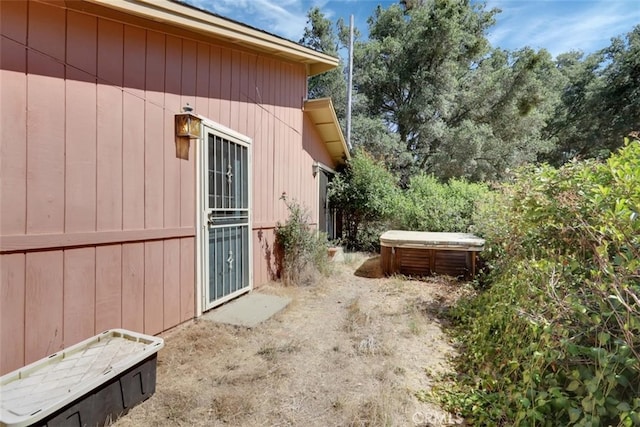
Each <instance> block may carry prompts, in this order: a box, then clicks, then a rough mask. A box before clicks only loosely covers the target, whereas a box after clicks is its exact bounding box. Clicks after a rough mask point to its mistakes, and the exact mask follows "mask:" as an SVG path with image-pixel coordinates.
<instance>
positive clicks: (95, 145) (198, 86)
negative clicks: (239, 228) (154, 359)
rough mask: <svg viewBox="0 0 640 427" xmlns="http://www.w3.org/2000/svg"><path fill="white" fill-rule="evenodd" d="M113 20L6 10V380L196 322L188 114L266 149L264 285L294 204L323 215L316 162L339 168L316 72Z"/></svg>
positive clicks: (0, 365)
mask: <svg viewBox="0 0 640 427" xmlns="http://www.w3.org/2000/svg"><path fill="white" fill-rule="evenodd" d="M99 15H100V14H99V13H97V14H88V13H83V12H78V11H75V10H68V9H66V8H65V7H64V3H55V2H53V3H40V2H33V1H29V2H4V1H3V2H0V16H1V19H2V22H1V23H0V24H1V31H2V39H1V40H0V42H1V45H0V65H1V67H0V68H1V71H0V73H1V74H0V84H1V87H0V89H1V109H2V110H1V111H2V114H1V119H0V120H1V122H0V128H1V141H0V142H1V145H0V150H1V156H0V162H1V163H0V167H1V169H0V171H1V177H2V179H1V182H0V246H1V248H2V254H1V255H0V271H1V287H0V333H1V335H0V374H2V373H6V372H8V371H11V370H13V369H16V368H18V367H20V366H23V365H25V364H27V363H30V362H32V361H34V360H37V359H39V358H41V357H44V356H46V355H47V354H50V353H52V352H55V351H57V350H59V349H61V348H63V347H67V346H69V345H71V344H73V343H75V342H78V341H80V340H82V339H84V338H87V337H89V336H91V335H93V334H95V333H98V332H100V331H102V330H105V329H108V328H115V327H125V328H128V329H132V330H136V331H140V332H145V333H150V334H157V333H159V332H162V331H164V330H166V329H169V328H171V327H173V326H175V325H177V324H179V323H181V322H184V321H186V320H189V319H191V318H193V317H194V315H195V293H196V289H195V265H196V262H195V257H196V251H195V220H196V210H195V205H196V194H195V189H196V179H197V177H196V176H195V170H196V168H195V148H194V147H193V144H192V147H191V150H190V156H189V159H188V160H183V159H179V158H177V157H176V153H175V146H174V137H173V132H174V129H173V117H174V115H175V114H176V113H178V112H179V111H180V109H181V107H182V106H183V105H185V104H186V103H189V104H191V105H192V106H194V108H195V111H196V112H197V113H198V114H200V115H202V116H205V117H208V118H210V119H211V120H213V121H215V122H218V123H220V124H222V125H224V126H227V127H229V128H231V129H233V130H235V131H237V132H239V133H242V134H244V135H247V136H248V137H250V138H251V139H252V155H253V171H252V173H253V210H252V215H253V218H252V220H253V229H254V230H253V231H254V232H253V241H254V246H253V247H254V254H253V259H254V266H253V275H254V284H256V285H259V284H261V283H264V282H266V281H267V280H269V279H270V278H271V276H270V275H271V274H272V272H273V268H274V265H273V262H274V259H273V255H272V251H273V229H274V227H275V224H276V223H277V222H278V221H283V220H284V219H285V218H286V217H287V212H286V207H285V205H284V203H283V202H282V201H281V200H279V198H280V196H281V194H282V193H283V192H286V193H287V195H288V196H289V197H290V198H295V199H297V200H298V201H300V202H301V203H303V204H305V205H306V206H308V207H309V208H310V210H311V212H312V215H313V216H314V218H315V217H317V214H318V206H317V203H318V202H317V183H316V181H315V178H314V177H313V175H312V165H313V162H314V161H316V160H318V161H320V162H322V163H325V164H327V165H332V162H331V160H330V157H329V155H328V153H327V152H326V149H325V148H324V147H323V146H322V143H321V141H320V139H319V137H318V135H317V134H316V133H315V130H314V129H312V126H311V125H310V123H308V121H307V120H306V119H305V117H304V115H303V112H302V102H303V98H304V96H305V91H306V73H305V68H304V66H303V65H302V64H294V63H288V62H283V61H281V60H277V59H273V58H270V57H267V56H263V55H261V54H258V53H252V52H246V51H242V50H239V49H237V48H234V47H232V46H228V45H225V44H218V43H215V42H211V41H203V40H202V39H201V38H198V37H193V38H192V37H188V36H185V35H182V34H180V35H176V34H177V33H176V32H172V31H169V30H167V32H160V31H157V30H151V29H148V28H147V27H146V26H145V22H144V21H143V20H140V19H137V18H136V19H134V18H131V19H132V21H131V22H129V20H128V19H125V18H126V17H125V18H123V19H114V18H113V17H111V18H109V19H107V18H103V17H101V16H99ZM149 28H154V27H153V26H149Z"/></svg>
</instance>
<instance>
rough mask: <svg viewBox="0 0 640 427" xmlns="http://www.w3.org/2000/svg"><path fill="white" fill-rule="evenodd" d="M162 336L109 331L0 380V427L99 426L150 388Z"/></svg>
mask: <svg viewBox="0 0 640 427" xmlns="http://www.w3.org/2000/svg"><path fill="white" fill-rule="evenodd" d="M163 346H164V341H163V340H162V338H157V337H152V336H149V335H143V334H139V333H135V332H131V331H127V330H124V329H111V330H108V331H105V332H103V333H101V334H99V335H96V336H94V337H92V338H89V339H87V340H85V341H82V342H81V343H78V344H76V345H73V346H71V347H69V348H67V349H65V350H62V351H60V352H58V353H55V354H52V355H51V356H49V357H47V358H45V359H40V360H38V361H36V362H34V363H32V364H30V365H27V366H25V367H24V368H21V369H18V370H16V371H13V372H10V373H8V374H6V375H3V376H2V377H0V426H12V427H19V426H30V425H36V426H48V427H51V426H58V425H59V426H96V425H105V424H108V423H109V422H110V421H114V420H115V419H116V418H117V417H119V416H120V415H122V414H124V413H126V412H127V411H128V410H129V409H131V407H133V406H135V405H136V404H138V403H140V402H142V401H144V400H146V399H147V398H149V397H150V396H151V395H152V394H153V393H154V392H155V389H156V360H157V352H158V350H160V349H161V348H162V347H163Z"/></svg>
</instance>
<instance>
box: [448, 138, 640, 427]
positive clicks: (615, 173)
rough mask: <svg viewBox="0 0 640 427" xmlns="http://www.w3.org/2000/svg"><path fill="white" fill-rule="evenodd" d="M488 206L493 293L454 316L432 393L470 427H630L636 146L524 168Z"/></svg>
mask: <svg viewBox="0 0 640 427" xmlns="http://www.w3.org/2000/svg"><path fill="white" fill-rule="evenodd" d="M494 203H496V204H495V205H493V206H491V205H488V206H485V208H484V210H483V211H482V212H481V213H480V214H479V217H481V216H482V215H484V216H485V217H484V218H483V219H482V220H478V221H476V224H475V227H476V229H477V232H478V233H479V234H481V235H482V236H484V237H486V238H488V239H489V240H491V241H492V243H491V247H492V248H493V250H494V252H493V257H492V260H493V261H492V262H493V266H494V269H493V271H492V272H491V273H490V274H489V282H490V284H491V287H490V288H489V289H487V290H486V291H484V292H483V293H481V294H479V295H478V296H477V297H476V298H473V299H470V300H466V301H462V302H460V303H459V304H458V306H457V307H455V309H454V310H452V313H451V316H452V319H453V320H454V321H455V323H456V327H455V335H456V336H457V338H458V339H459V340H460V342H461V344H462V345H463V349H464V350H463V352H462V353H461V356H459V357H458V358H457V359H456V361H455V363H456V366H457V368H458V372H459V373H460V375H459V377H458V378H457V381H456V382H455V383H452V384H447V385H446V386H445V387H440V388H439V390H438V392H437V394H436V396H439V398H440V400H441V402H442V403H444V404H445V405H446V406H447V407H448V408H449V409H450V410H455V411H458V412H460V413H462V415H464V416H465V417H466V418H468V419H469V420H470V421H471V422H472V424H474V425H523V426H529V425H531V426H533V425H541V426H544V425H549V426H553V425H561V426H565V425H578V426H599V425H621V426H632V425H640V397H639V396H640V354H639V352H640V218H639V214H640V143H637V142H636V143H628V142H627V144H626V145H625V147H624V148H623V149H622V150H620V152H619V153H617V154H615V155H613V156H611V157H610V159H609V160H608V161H607V162H606V163H597V162H595V161H588V162H575V163H570V164H567V165H565V166H563V167H562V168H561V169H553V168H551V167H548V166H543V167H540V168H528V169H526V170H522V171H520V172H518V173H517V174H516V177H515V180H514V182H513V183H511V184H509V185H505V186H504V188H503V189H502V193H501V195H499V196H496V200H495V201H494Z"/></svg>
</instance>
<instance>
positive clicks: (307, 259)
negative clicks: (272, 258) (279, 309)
mask: <svg viewBox="0 0 640 427" xmlns="http://www.w3.org/2000/svg"><path fill="white" fill-rule="evenodd" d="M280 199H281V200H283V201H284V203H285V204H286V205H287V209H288V210H289V218H287V220H286V222H285V223H284V224H281V223H278V225H277V226H276V241H277V243H278V245H279V246H280V248H281V260H280V261H281V272H280V277H281V279H282V281H283V283H285V284H286V285H294V284H296V285H309V284H311V283H313V281H315V279H316V278H317V276H318V274H320V275H327V274H328V273H329V261H328V259H327V249H328V247H329V243H328V241H327V235H326V234H325V233H320V232H318V231H317V230H315V229H314V228H312V227H311V226H310V225H309V223H310V222H311V221H310V215H309V211H308V210H307V209H306V208H305V207H304V206H302V205H300V204H299V203H298V202H296V201H295V200H294V201H288V200H287V198H286V196H285V195H284V194H283V195H282V197H281V198H280Z"/></svg>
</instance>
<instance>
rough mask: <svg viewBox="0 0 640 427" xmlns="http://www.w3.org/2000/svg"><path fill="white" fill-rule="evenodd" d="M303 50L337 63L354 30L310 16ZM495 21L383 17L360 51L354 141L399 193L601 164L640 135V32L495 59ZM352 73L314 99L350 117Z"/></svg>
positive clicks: (454, 15)
mask: <svg viewBox="0 0 640 427" xmlns="http://www.w3.org/2000/svg"><path fill="white" fill-rule="evenodd" d="M308 18H309V20H308V26H307V28H306V30H305V34H304V36H303V38H302V39H301V43H302V44H304V45H306V46H309V47H312V48H314V49H317V50H319V51H322V52H324V53H328V54H331V55H336V56H337V55H338V54H339V52H340V48H341V47H344V46H345V43H346V34H347V31H346V27H345V26H344V23H343V22H342V21H339V22H337V23H336V24H335V25H334V24H332V22H331V21H330V20H329V19H328V18H327V17H325V16H324V15H323V14H322V12H321V11H320V9H318V8H313V9H311V10H310V11H309V13H308ZM496 19H499V10H496V9H492V10H487V9H486V8H485V6H484V5H481V4H478V3H471V2H470V1H469V0H455V1H438V0H412V1H400V2H399V3H397V4H393V5H391V6H389V7H388V8H386V9H385V8H382V7H380V6H378V7H377V8H376V10H375V11H374V13H373V15H372V16H371V17H370V18H369V20H368V24H369V38H368V39H367V40H359V41H357V42H356V44H355V52H354V102H353V111H352V115H353V119H352V140H353V143H354V146H356V147H360V148H363V149H365V150H367V151H369V152H370V153H371V155H372V156H373V157H375V158H376V159H378V160H381V161H383V162H384V164H385V165H386V166H387V167H389V168H390V169H391V170H392V171H394V172H395V173H397V174H398V175H399V177H400V178H401V182H403V183H405V184H408V182H409V180H410V177H411V176H413V175H416V174H418V173H427V174H431V175H434V176H436V177H438V178H439V179H443V180H446V179H450V178H465V179H470V180H472V181H486V180H496V179H498V180H499V179H501V178H502V177H503V176H504V175H505V172H506V171H508V170H510V169H511V168H513V167H516V166H518V165H522V164H526V163H531V162H537V161H546V162H550V163H552V164H555V165H560V164H562V163H564V162H566V161H568V160H569V159H571V158H574V157H576V156H578V157H602V156H606V155H608V154H609V153H610V152H612V151H614V150H615V149H617V148H618V147H620V145H621V143H622V138H623V137H624V136H625V135H626V134H627V133H628V132H629V131H631V130H637V129H640V26H637V27H636V28H634V29H633V30H632V31H631V32H629V33H628V34H626V36H624V37H618V38H615V39H613V40H612V42H611V45H610V46H609V47H607V48H605V49H603V50H601V51H599V52H596V53H593V54H591V55H588V56H584V55H583V54H582V53H581V52H567V53H565V54H561V55H558V56H557V57H556V58H553V57H552V56H551V54H550V53H549V52H547V51H546V50H544V49H540V50H534V49H531V48H529V47H522V48H521V49H517V50H513V51H508V50H504V49H498V48H494V47H492V46H491V45H490V43H489V41H488V39H487V31H488V30H489V29H490V28H491V26H492V25H493V24H494V23H495V20H496ZM345 76H346V75H345V71H344V70H343V69H342V68H341V69H338V70H334V71H331V72H329V73H325V74H323V75H320V76H315V77H313V78H311V79H310V81H309V97H310V98H317V97H324V96H331V97H332V98H333V101H334V105H335V107H336V111H337V113H338V117H339V118H340V120H341V121H344V117H345V115H346V111H345V104H346V77H345Z"/></svg>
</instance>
